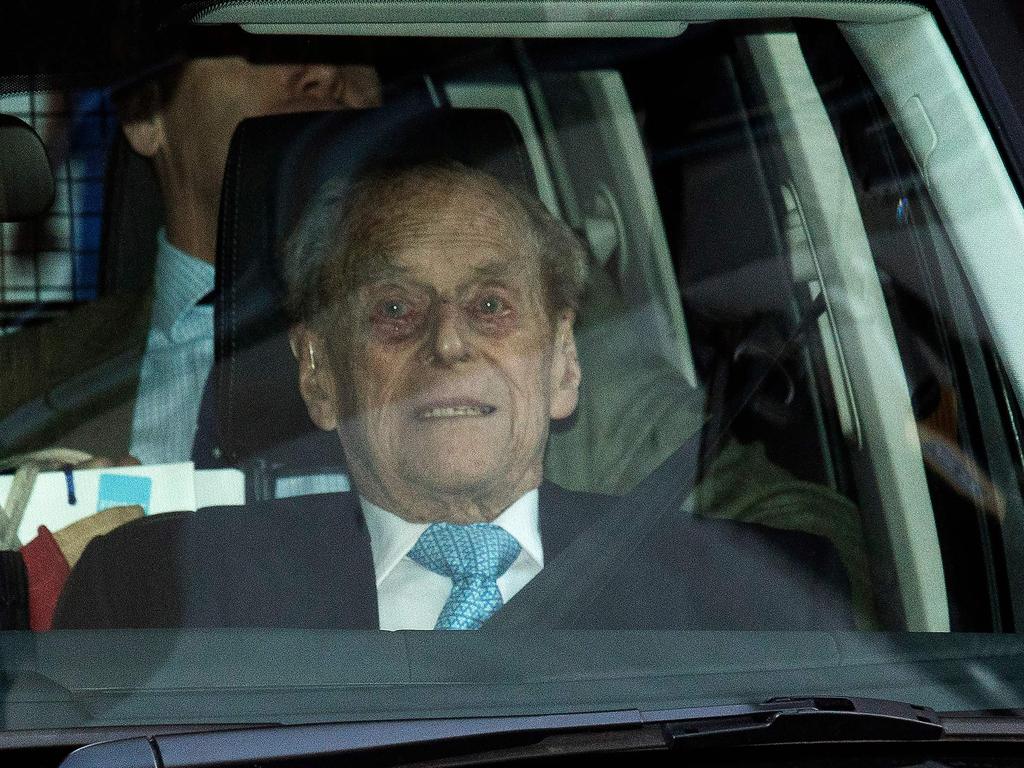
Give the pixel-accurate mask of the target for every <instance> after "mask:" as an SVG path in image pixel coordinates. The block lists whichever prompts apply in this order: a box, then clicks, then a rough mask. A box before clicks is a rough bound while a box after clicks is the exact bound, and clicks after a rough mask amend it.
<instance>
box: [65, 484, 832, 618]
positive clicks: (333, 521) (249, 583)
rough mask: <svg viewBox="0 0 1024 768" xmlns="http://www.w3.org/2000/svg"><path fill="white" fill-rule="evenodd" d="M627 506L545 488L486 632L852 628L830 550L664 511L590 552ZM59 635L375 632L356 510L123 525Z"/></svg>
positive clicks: (348, 502)
mask: <svg viewBox="0 0 1024 768" xmlns="http://www.w3.org/2000/svg"><path fill="white" fill-rule="evenodd" d="M636 503H637V500H636V499H634V498H630V497H627V498H626V499H615V498H612V497H605V496H595V495H589V494H578V493H571V492H569V491H566V490H564V489H562V488H560V487H558V486H556V485H554V484H551V483H544V484H543V485H542V486H541V489H540V528H541V539H542V543H543V546H544V553H545V555H544V556H545V568H544V570H543V571H542V572H541V573H540V574H539V575H538V576H537V577H536V578H534V580H533V581H531V582H530V584H528V585H527V586H526V587H525V588H524V589H523V590H521V591H520V592H519V593H518V594H517V595H516V596H515V597H514V598H513V599H511V600H510V601H509V602H508V604H507V605H506V606H505V607H504V608H503V609H502V610H501V611H499V613H498V614H496V615H495V616H494V617H492V619H491V621H490V622H488V624H487V625H485V628H489V627H492V626H493V627H495V628H500V627H517V626H518V627H546V628H559V627H565V628H620V629H627V628H664V629H806V630H815V629H836V628H849V627H852V616H851V611H850V603H849V590H848V584H847V581H846V576H845V573H844V572H843V570H842V567H841V566H840V564H839V560H838V558H837V557H836V556H835V553H834V551H833V549H832V547H831V545H830V544H829V543H828V542H827V541H826V540H825V539H821V538H818V537H815V536H811V535H809V534H802V533H793V532H786V531H778V530H772V529H767V528H763V527H760V526H756V525H749V524H742V523H733V522H726V521H718V520H704V519H700V518H693V517H690V516H689V515H685V514H681V513H678V512H673V511H671V510H669V511H667V512H666V514H664V515H660V516H659V517H658V521H657V524H656V525H654V526H653V528H652V530H651V532H650V535H646V534H645V535H643V536H640V537H637V538H636V540H635V541H632V543H630V544H629V546H628V549H629V550H630V551H622V552H616V551H610V550H614V547H609V546H606V545H603V544H601V543H600V542H601V541H602V539H601V536H602V535H604V534H610V535H612V536H615V537H620V533H618V532H617V531H620V530H626V529H623V528H616V526H622V525H623V524H624V525H626V526H627V527H629V526H631V522H632V520H631V518H632V516H633V514H634V510H635V509H636V507H635V505H636ZM675 509H678V506H677V507H675ZM626 538H627V539H629V538H630V537H629V536H627V537H626ZM616 541H617V539H616ZM588 548H589V551H588ZM598 548H599V549H600V551H595V550H596V549H598ZM55 626H56V627H58V628H104V627H124V628H128V627H176V626H186V627H218V626H236V627H306V628H346V629H373V628H377V626H378V617H377V594H376V587H375V581H374V570H373V560H372V555H371V550H370V541H369V535H368V533H367V531H366V528H365V524H364V522H363V518H362V514H361V513H360V511H359V504H358V498H357V497H356V496H355V495H354V494H331V495H321V496H306V497H298V498H293V499H284V500H277V501H274V502H267V503H261V504H252V505H249V506H246V507H221V508H210V509H205V510H201V511H200V512H197V513H172V514H166V515H158V516H154V517H149V518H143V519H142V520H138V521H135V522H133V523H129V524H128V525H125V526H122V527H121V528H119V529H117V530H115V531H113V532H111V533H109V534H107V535H105V536H102V537H99V538H97V539H95V540H93V542H92V543H91V544H90V545H89V547H88V548H87V549H86V551H85V553H84V554H83V556H82V558H81V560H80V561H79V563H78V565H77V567H76V568H75V570H74V572H73V573H72V574H71V577H70V579H69V581H68V583H67V586H66V588H65V590H64V593H63V595H62V598H61V601H60V604H59V606H58V609H57V615H56V621H55Z"/></svg>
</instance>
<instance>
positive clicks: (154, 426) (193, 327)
mask: <svg viewBox="0 0 1024 768" xmlns="http://www.w3.org/2000/svg"><path fill="white" fill-rule="evenodd" d="M213 287H214V268H213V265H212V264H207V263H206V262H205V261H200V260H199V259H197V258H195V257H194V256H190V255H189V254H187V253H185V252H184V251H182V250H181V249H180V248H176V247H175V246H173V245H171V243H170V242H168V240H167V233H166V232H165V231H164V230H163V229H161V230H160V233H159V234H158V235H157V252H156V272H155V274H154V276H153V314H152V318H151V320H150V327H149V336H148V337H147V339H146V352H145V355H143V358H142V369H141V373H140V377H139V391H138V394H137V396H136V399H135V415H134V417H133V419H132V443H131V446H132V447H131V453H132V455H133V456H135V457H136V458H137V459H138V460H139V461H141V462H142V463H143V464H165V463H169V462H177V461H189V460H190V459H191V457H192V443H193V441H194V440H195V434H196V424H197V422H198V419H199V403H200V401H201V400H202V397H203V388H204V387H205V386H206V379H207V378H208V377H209V375H210V369H211V368H212V366H213V305H212V304H198V302H199V300H200V299H202V298H203V297H204V296H206V294H208V293H209V292H210V291H212V290H213Z"/></svg>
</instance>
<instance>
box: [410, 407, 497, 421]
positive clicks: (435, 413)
mask: <svg viewBox="0 0 1024 768" xmlns="http://www.w3.org/2000/svg"><path fill="white" fill-rule="evenodd" d="M493 410H494V409H493V408H491V407H490V406H483V407H477V406H475V405H458V406H455V407H450V408H431V409H429V410H426V411H420V412H419V414H418V415H419V417H420V418H421V419H451V418H455V417H456V416H485V415H487V414H488V413H491V412H492V411H493Z"/></svg>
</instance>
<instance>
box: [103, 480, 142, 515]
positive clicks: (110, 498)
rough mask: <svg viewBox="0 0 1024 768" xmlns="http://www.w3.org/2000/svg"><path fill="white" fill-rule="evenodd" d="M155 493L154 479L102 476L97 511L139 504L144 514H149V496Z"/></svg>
mask: <svg viewBox="0 0 1024 768" xmlns="http://www.w3.org/2000/svg"><path fill="white" fill-rule="evenodd" d="M152 491H153V478H151V477H136V476H135V475H108V474H106V473H103V474H101V475H100V494H99V499H98V500H97V502H96V511H97V512H100V511H102V510H104V509H110V508H111V507H126V506H130V505H132V504H138V505H139V506H141V507H142V512H143V514H146V515H148V514H149V496H150V493H152Z"/></svg>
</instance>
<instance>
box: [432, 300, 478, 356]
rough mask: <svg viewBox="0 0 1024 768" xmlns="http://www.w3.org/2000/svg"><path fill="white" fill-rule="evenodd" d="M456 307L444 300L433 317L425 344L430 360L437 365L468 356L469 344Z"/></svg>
mask: <svg viewBox="0 0 1024 768" xmlns="http://www.w3.org/2000/svg"><path fill="white" fill-rule="evenodd" d="M462 320H463V319H462V317H461V316H460V313H459V311H458V308H456V307H453V306H452V305H451V304H449V303H448V302H444V303H442V304H441V306H440V307H439V308H438V310H437V313H436V315H435V319H434V327H433V329H432V330H433V333H431V335H430V337H429V339H428V341H427V344H428V345H429V350H428V351H429V353H430V358H431V360H432V361H433V362H434V363H436V364H438V365H454V364H456V363H460V362H464V361H465V360H467V359H468V358H469V351H470V345H469V343H468V339H467V337H466V330H467V329H466V328H465V326H464V324H463V322H462Z"/></svg>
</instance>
